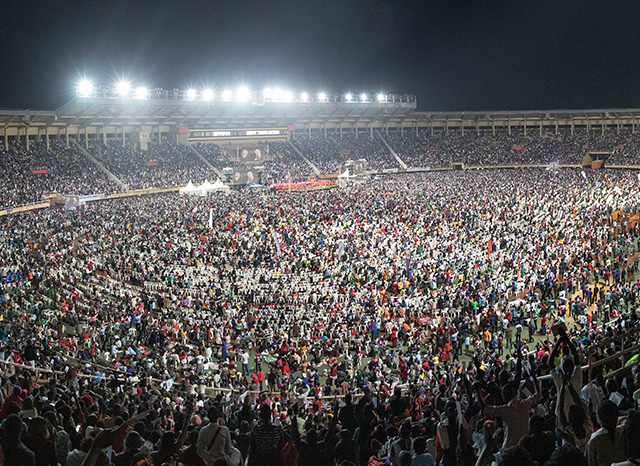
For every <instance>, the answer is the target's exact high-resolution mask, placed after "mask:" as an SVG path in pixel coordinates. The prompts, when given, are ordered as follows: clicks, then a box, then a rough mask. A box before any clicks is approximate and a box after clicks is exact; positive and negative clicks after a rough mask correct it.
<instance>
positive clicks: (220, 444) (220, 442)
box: [197, 406, 231, 466]
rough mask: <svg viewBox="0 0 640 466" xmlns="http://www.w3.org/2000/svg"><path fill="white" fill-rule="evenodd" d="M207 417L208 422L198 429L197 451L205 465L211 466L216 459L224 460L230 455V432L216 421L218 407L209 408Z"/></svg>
mask: <svg viewBox="0 0 640 466" xmlns="http://www.w3.org/2000/svg"><path fill="white" fill-rule="evenodd" d="M207 417H208V418H209V424H208V425H207V426H206V427H204V428H203V429H202V430H201V431H200V435H199V436H198V446H197V451H198V455H200V458H202V459H203V460H204V462H205V463H206V464H207V466H213V464H214V463H215V462H216V461H217V460H219V459H224V460H226V459H227V458H228V457H229V455H231V434H230V433H229V429H228V428H227V427H226V426H223V425H221V424H220V423H219V422H218V418H219V417H220V415H219V413H218V408H216V407H215V406H212V407H211V408H209V411H208V412H207Z"/></svg>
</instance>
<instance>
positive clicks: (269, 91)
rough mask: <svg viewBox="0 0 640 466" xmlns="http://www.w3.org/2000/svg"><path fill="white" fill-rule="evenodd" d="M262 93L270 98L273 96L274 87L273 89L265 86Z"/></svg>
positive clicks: (266, 97)
mask: <svg viewBox="0 0 640 466" xmlns="http://www.w3.org/2000/svg"><path fill="white" fill-rule="evenodd" d="M262 95H263V96H264V98H265V99H270V98H271V97H273V89H271V88H270V87H265V88H264V91H262Z"/></svg>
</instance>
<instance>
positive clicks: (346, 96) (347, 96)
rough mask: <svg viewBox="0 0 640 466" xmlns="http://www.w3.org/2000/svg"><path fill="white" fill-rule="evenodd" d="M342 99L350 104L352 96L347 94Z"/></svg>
mask: <svg viewBox="0 0 640 466" xmlns="http://www.w3.org/2000/svg"><path fill="white" fill-rule="evenodd" d="M344 97H345V98H346V99H347V102H351V101H352V100H353V96H352V95H351V94H347V95H345V96H344Z"/></svg>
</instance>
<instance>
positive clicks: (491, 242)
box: [488, 239, 493, 260]
mask: <svg viewBox="0 0 640 466" xmlns="http://www.w3.org/2000/svg"><path fill="white" fill-rule="evenodd" d="M492 246H493V240H492V239H490V240H489V256H488V257H489V260H491V247H492Z"/></svg>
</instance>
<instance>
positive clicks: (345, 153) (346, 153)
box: [340, 150, 351, 155]
mask: <svg viewBox="0 0 640 466" xmlns="http://www.w3.org/2000/svg"><path fill="white" fill-rule="evenodd" d="M340 155H351V151H348V150H347V151H344V152H340Z"/></svg>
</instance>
